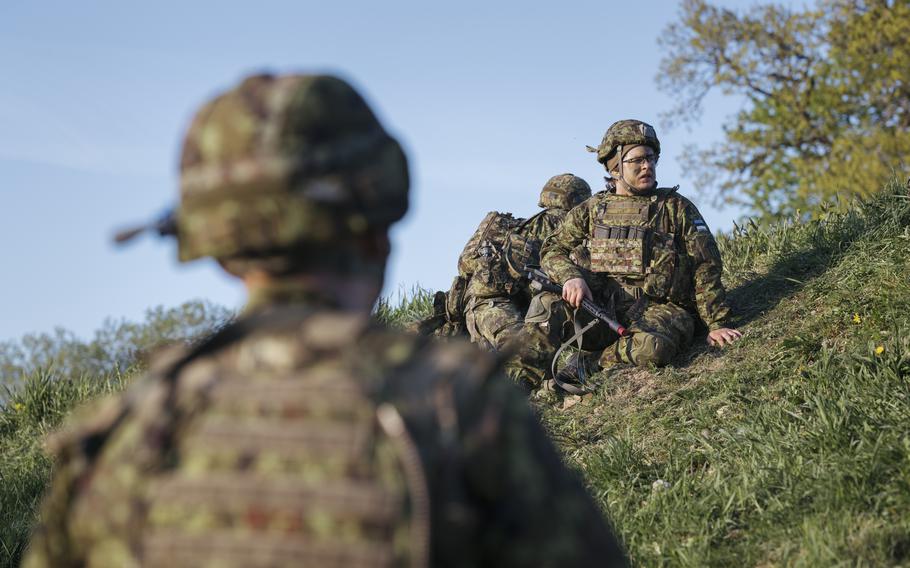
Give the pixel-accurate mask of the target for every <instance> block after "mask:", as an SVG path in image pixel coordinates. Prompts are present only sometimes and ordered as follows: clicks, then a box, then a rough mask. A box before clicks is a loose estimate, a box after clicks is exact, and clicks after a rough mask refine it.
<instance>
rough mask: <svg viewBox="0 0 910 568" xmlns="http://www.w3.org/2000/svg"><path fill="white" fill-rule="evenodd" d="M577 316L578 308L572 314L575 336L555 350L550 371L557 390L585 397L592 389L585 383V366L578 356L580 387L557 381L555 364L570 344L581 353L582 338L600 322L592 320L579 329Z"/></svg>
mask: <svg viewBox="0 0 910 568" xmlns="http://www.w3.org/2000/svg"><path fill="white" fill-rule="evenodd" d="M577 314H578V308H576V309H575V314H573V317H572V324H573V325H574V326H575V335H573V336H572V337H570V338H569V339H567V340H566V341H565V343H563V344H562V345H560V346H559V349H557V350H556V354H555V355H554V356H553V362H552V363H551V364H550V371H551V372H552V373H553V382H555V383H556V384H557V385H559V388H561V389H562V390H564V391H566V392H568V393H570V394H577V395H585V394H588V393H590V392H593V390H594V389H592V388H591V385H589V384H587V383H586V382H585V378H586V377H585V365H584V362H583V361H581V357H580V356H579V361H578V363H577V367H578V382H579V383H581V387H577V386H575V385H572V384H569V383H566V382H563V381H561V380H559V376H558V372H557V370H556V364H557V363H558V362H559V355H560V354H561V353H562V352H563V350H564V349H565V348H566V347H568V346H569V345H571V344H572V343H577V348H578V351H579V352H581V340H582V337H583V336H584V334H585V333H586V332H587V331H588V330H589V329H591V328H592V327H594V326H595V325H597V324H598V323H599V322H600V320H599V319H597V318H594V319H592V320H591V321H590V322H588V324H587V325H585V326H584V327H581V326H580V325H578V318H576V317H574V316H575V315H577Z"/></svg>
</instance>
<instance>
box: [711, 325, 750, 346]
mask: <svg viewBox="0 0 910 568" xmlns="http://www.w3.org/2000/svg"><path fill="white" fill-rule="evenodd" d="M742 336H743V334H742V332H741V331H739V330H736V329H731V328H729V327H721V328H719V329H715V330H714V331H711V332H708V345H714V346H717V347H723V346H724V345H729V344H730V343H733V342H734V341H736V340H737V339H739V338H740V337H742Z"/></svg>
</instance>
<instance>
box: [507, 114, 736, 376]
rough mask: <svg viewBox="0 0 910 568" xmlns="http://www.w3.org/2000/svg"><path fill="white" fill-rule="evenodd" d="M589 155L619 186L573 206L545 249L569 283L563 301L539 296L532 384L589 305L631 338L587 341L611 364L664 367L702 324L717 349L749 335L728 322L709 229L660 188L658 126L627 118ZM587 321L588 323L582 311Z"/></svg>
mask: <svg viewBox="0 0 910 568" xmlns="http://www.w3.org/2000/svg"><path fill="white" fill-rule="evenodd" d="M590 150H592V151H596V152H597V160H598V161H599V162H600V163H602V164H604V166H605V168H606V169H607V172H608V173H609V174H610V176H611V178H612V184H610V186H608V190H606V191H601V192H599V193H597V194H595V195H594V196H593V197H591V198H590V199H588V200H587V201H586V202H585V203H583V204H581V205H580V206H578V207H576V208H575V209H573V210H572V211H571V212H570V213H569V215H568V216H567V217H566V219H565V220H564V221H563V223H562V225H561V226H560V228H559V229H558V230H557V231H556V232H555V233H553V235H551V236H550V238H549V239H547V241H546V242H545V243H544V245H543V249H542V251H541V267H542V268H543V270H544V271H545V272H546V273H547V274H548V275H549V276H550V278H552V279H553V280H555V281H557V282H559V283H561V284H562V285H563V294H562V298H559V297H558V296H556V295H555V294H551V293H545V294H541V295H539V296H537V297H535V299H534V302H533V304H534V305H533V306H532V308H531V309H530V310H529V313H528V318H527V319H526V325H525V328H524V331H523V336H522V339H521V341H520V345H521V347H522V350H521V354H520V357H519V359H520V360H521V364H520V366H521V368H522V374H523V375H524V376H525V378H527V379H528V380H530V381H532V382H540V381H542V380H543V379H545V378H546V376H547V369H548V368H549V365H547V364H541V363H542V362H545V361H549V360H550V359H552V357H553V355H554V354H555V352H556V350H557V348H558V347H559V345H560V343H561V342H562V341H564V340H565V339H566V337H567V335H569V334H570V333H571V328H572V325H571V324H572V320H573V314H572V313H571V310H572V309H573V308H577V307H578V306H579V305H580V303H581V300H582V298H588V299H592V300H594V301H595V302H597V303H598V304H600V305H601V306H604V307H610V308H612V309H613V310H614V311H615V314H616V318H617V319H618V320H619V321H620V322H621V323H622V324H623V325H624V326H626V327H627V328H628V330H629V331H630V332H631V334H630V336H628V337H622V338H618V337H617V336H616V334H615V333H613V332H612V331H611V330H609V329H608V328H607V326H605V325H602V324H598V325H596V326H594V327H593V328H592V329H591V330H590V331H589V332H588V333H587V334H585V337H584V338H583V342H584V345H583V347H584V348H585V349H589V350H592V351H596V350H603V353H602V355H601V356H600V361H599V363H600V364H601V366H604V367H608V366H612V365H614V364H616V363H629V364H634V365H641V366H647V365H657V366H661V365H666V364H667V363H669V362H670V361H671V360H672V359H673V358H674V357H675V356H676V355H677V354H678V353H679V352H680V351H682V350H683V349H686V347H687V346H688V345H689V344H690V342H691V341H692V337H693V335H694V329H695V319H696V318H699V319H700V320H701V321H702V322H703V323H704V325H705V326H706V327H707V328H708V343H709V344H711V345H725V344H728V343H732V342H733V341H735V340H736V339H738V338H739V337H741V335H742V334H741V333H740V332H739V331H737V330H735V329H732V328H731V327H730V325H729V323H728V321H729V317H730V309H729V307H728V306H727V303H726V293H725V291H724V287H723V284H722V283H721V258H720V252H719V251H718V249H717V245H716V243H715V241H714V237H713V236H712V235H711V231H710V230H709V229H708V226H707V224H706V223H705V221H704V219H703V218H702V216H701V214H700V213H699V212H698V209H696V207H695V206H694V205H693V204H692V203H691V202H690V201H689V200H688V199H686V198H685V197H683V196H681V195H679V194H678V193H676V189H677V188H658V187H657V177H656V167H657V160H658V157H659V156H660V142H659V141H658V139H657V135H656V134H655V132H654V129H653V128H652V127H651V126H650V125H648V124H645V123H643V122H640V121H637V120H622V121H619V122H617V123H615V124H613V125H612V126H610V128H609V129H608V130H607V132H606V134H605V135H604V138H603V141H602V142H601V144H600V146H599V147H598V148H597V149H596V150H595V149H593V148H591V149H590ZM580 244H585V245H586V247H587V249H588V253H589V259H588V263H589V264H590V266H589V267H581V266H579V265H578V263H576V262H574V261H573V260H572V258H571V253H572V251H573V250H574V249H575V248H576V247H577V246H579V245H580ZM587 268H589V270H587ZM579 317H582V318H583V317H584V316H583V315H582V314H581V313H580V312H579ZM581 363H583V361H579V360H578V359H577V358H576V359H575V360H574V361H572V362H571V364H570V365H568V366H567V368H566V369H564V373H565V375H564V376H563V377H562V378H563V379H566V380H568V379H572V378H574V376H576V375H577V373H578V369H577V367H578V365H580V364H581Z"/></svg>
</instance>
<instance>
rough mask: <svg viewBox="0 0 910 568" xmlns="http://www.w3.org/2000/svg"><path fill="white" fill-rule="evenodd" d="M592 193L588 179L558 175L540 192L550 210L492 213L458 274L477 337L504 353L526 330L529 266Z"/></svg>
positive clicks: (470, 243) (468, 317) (469, 325)
mask: <svg viewBox="0 0 910 568" xmlns="http://www.w3.org/2000/svg"><path fill="white" fill-rule="evenodd" d="M590 195H591V188H590V186H589V185H588V184H587V182H585V181H584V180H583V179H581V178H579V177H576V176H574V175H572V174H561V175H558V176H553V177H552V178H550V180H548V181H547V183H546V184H545V185H544V187H543V189H542V190H541V193H540V201H539V203H538V206H539V207H544V209H543V210H542V211H540V212H538V213H537V214H536V215H534V216H532V217H530V218H528V219H514V218H513V217H512V216H511V215H510V214H508V213H498V212H496V211H492V212H490V213H488V214H487V215H486V217H484V220H483V221H482V222H481V223H480V226H479V227H478V229H477V231H475V233H474V235H473V236H472V237H471V239H470V240H469V241H468V244H467V245H465V248H464V251H463V252H462V253H461V255H460V256H459V258H458V275H459V278H461V279H462V280H463V281H464V282H465V283H466V284H465V295H464V296H465V297H464V304H465V307H464V318H465V323H466V327H467V330H468V333H469V334H470V336H471V341H473V342H475V343H478V344H480V345H482V346H484V347H486V348H488V349H491V350H496V351H502V350H503V349H504V348H505V347H506V345H508V344H509V343H510V342H512V341H513V340H514V339H515V337H516V336H517V335H518V334H519V333H520V332H521V328H522V325H523V322H524V315H525V312H526V311H527V308H528V303H529V302H530V300H531V294H530V290H529V288H528V285H527V280H526V279H525V278H524V277H523V275H522V274H521V271H522V270H523V269H524V266H525V265H526V264H531V265H534V266H537V265H538V264H539V263H540V258H539V257H540V244H541V243H542V242H543V241H544V239H546V238H547V237H549V236H550V235H551V234H552V233H553V231H555V230H556V228H557V227H559V224H560V223H561V222H562V220H563V219H564V218H565V216H566V214H567V213H568V211H569V209H571V208H572V207H574V206H575V205H578V204H579V203H581V202H582V201H584V200H585V199H587V198H588V197H590Z"/></svg>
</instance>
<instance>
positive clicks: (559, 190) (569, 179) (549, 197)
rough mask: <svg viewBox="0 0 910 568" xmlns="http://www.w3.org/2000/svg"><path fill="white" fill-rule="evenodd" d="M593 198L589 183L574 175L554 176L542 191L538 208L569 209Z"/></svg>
mask: <svg viewBox="0 0 910 568" xmlns="http://www.w3.org/2000/svg"><path fill="white" fill-rule="evenodd" d="M589 197H591V186H590V185H588V182H586V181H585V180H583V179H581V178H580V177H578V176H574V175H572V174H560V175H558V176H553V177H551V178H550V179H549V181H547V183H546V184H544V186H543V189H541V190H540V201H539V202H538V203H537V206H538V207H546V208H550V207H554V208H556V209H565V210H566V211H568V210H569V209H571V208H573V207H575V206H576V205H578V204H579V203H581V202H582V201H584V200H585V199H587V198H589Z"/></svg>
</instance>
